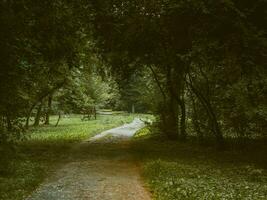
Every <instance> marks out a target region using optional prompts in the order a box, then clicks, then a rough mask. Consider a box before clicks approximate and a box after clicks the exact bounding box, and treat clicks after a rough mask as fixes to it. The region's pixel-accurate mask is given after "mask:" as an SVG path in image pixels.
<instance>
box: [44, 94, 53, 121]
mask: <svg viewBox="0 0 267 200" xmlns="http://www.w3.org/2000/svg"><path fill="white" fill-rule="evenodd" d="M51 110H52V95H49V96H48V102H47V111H46V113H45V123H44V124H45V125H49V123H50V122H49V119H50V113H51Z"/></svg>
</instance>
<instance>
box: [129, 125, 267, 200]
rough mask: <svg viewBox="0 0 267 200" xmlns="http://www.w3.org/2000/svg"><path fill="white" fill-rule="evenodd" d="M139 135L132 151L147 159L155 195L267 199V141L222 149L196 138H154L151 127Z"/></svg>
mask: <svg viewBox="0 0 267 200" xmlns="http://www.w3.org/2000/svg"><path fill="white" fill-rule="evenodd" d="M136 136H137V137H136V139H135V142H134V143H133V145H132V152H133V153H134V154H135V155H136V159H138V160H141V161H142V163H143V171H144V172H143V176H144V178H145V180H146V182H147V184H148V186H149V188H150V190H151V191H152V194H153V196H154V198H155V199H158V200H179V199H181V200H183V199H190V200H194V199H207V200H216V199H229V200H230V199H232V200H237V199H240V200H241V199H242V200H243V199H251V200H256V199H266V196H267V171H266V163H267V159H266V156H264V155H265V153H264V152H266V146H264V144H261V145H258V146H253V147H251V146H250V147H251V148H249V149H243V150H242V151H241V150H238V151H234V150H233V149H231V150H228V151H223V152H222V151H214V149H213V147H204V146H199V145H197V143H194V142H188V143H181V142H171V141H166V138H158V136H156V137H152V138H151V135H149V131H148V129H147V128H144V129H143V130H142V131H139V133H137V135H136ZM248 146H249V145H248Z"/></svg>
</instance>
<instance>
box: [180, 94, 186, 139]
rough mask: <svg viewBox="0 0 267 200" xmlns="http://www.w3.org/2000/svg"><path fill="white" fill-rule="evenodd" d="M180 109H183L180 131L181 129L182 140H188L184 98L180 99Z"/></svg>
mask: <svg viewBox="0 0 267 200" xmlns="http://www.w3.org/2000/svg"><path fill="white" fill-rule="evenodd" d="M180 108H181V121H180V129H181V140H185V139H186V108H185V101H184V97H182V98H181V99H180Z"/></svg>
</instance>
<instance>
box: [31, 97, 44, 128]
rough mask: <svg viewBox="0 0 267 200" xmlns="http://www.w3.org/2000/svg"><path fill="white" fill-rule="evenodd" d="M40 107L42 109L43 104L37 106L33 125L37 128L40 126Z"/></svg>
mask: <svg viewBox="0 0 267 200" xmlns="http://www.w3.org/2000/svg"><path fill="white" fill-rule="evenodd" d="M42 107H43V103H42V102H41V103H40V104H39V106H38V109H37V113H36V115H35V119H34V124H33V125H34V126H39V124H40V118H41V112H42Z"/></svg>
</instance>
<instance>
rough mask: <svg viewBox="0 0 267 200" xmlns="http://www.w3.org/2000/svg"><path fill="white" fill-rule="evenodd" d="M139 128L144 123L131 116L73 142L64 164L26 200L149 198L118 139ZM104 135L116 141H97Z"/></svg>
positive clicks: (128, 155) (147, 199) (139, 199)
mask: <svg viewBox="0 0 267 200" xmlns="http://www.w3.org/2000/svg"><path fill="white" fill-rule="evenodd" d="M142 127H144V123H143V122H142V121H141V120H140V119H135V120H134V121H133V122H132V123H130V124H125V125H123V126H121V127H118V128H114V129H111V130H108V131H105V132H103V133H101V134H99V135H97V136H95V137H93V138H92V139H90V140H88V141H87V142H83V143H81V144H79V145H76V146H75V147H74V148H73V151H72V153H71V155H70V157H71V158H70V161H69V162H68V164H66V165H64V166H63V167H62V168H61V169H58V170H57V171H55V172H54V173H53V174H52V175H51V177H49V178H48V179H47V180H46V181H45V182H44V183H43V184H42V185H41V186H40V187H39V188H38V189H37V190H36V191H35V192H34V193H33V194H32V195H31V197H29V198H28V199H27V200H87V199H88V200H150V199H151V198H150V194H149V192H148V191H147V190H146V189H145V188H144V186H143V182H142V179H141V177H140V174H139V168H138V165H137V164H136V163H135V162H134V161H133V159H132V156H131V154H130V153H129V151H127V150H128V148H129V147H128V145H125V142H124V140H120V138H130V137H131V136H133V135H134V133H135V132H136V131H137V130H139V129H140V128H142ZM108 135H111V136H113V137H114V138H115V139H117V141H118V142H117V143H107V142H101V141H102V140H101V139H100V138H104V137H105V136H108ZM96 141H97V142H96ZM119 141H121V142H119Z"/></svg>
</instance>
